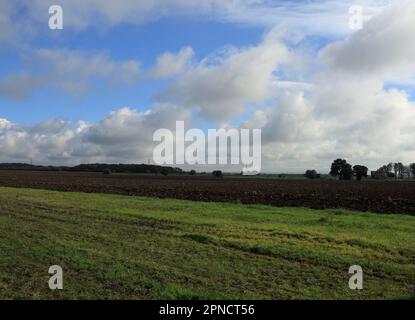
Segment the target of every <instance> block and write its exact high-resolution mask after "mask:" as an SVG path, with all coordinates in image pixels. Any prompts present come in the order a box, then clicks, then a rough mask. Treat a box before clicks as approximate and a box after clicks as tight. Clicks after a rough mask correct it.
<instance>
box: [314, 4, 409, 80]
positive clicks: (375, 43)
mask: <svg viewBox="0 0 415 320" xmlns="http://www.w3.org/2000/svg"><path fill="white" fill-rule="evenodd" d="M414 30H415V2H414V1H407V0H403V1H401V2H399V3H397V4H395V5H394V6H392V7H390V8H389V9H388V10H385V11H384V12H382V13H381V14H379V15H378V16H376V17H375V18H373V19H372V20H371V21H369V22H368V23H367V24H366V25H365V27H364V29H362V30H360V31H358V32H356V33H354V34H353V35H351V36H350V37H349V38H348V39H347V40H346V41H342V42H337V43H334V44H331V45H329V46H328V47H327V48H326V49H325V50H324V51H323V52H322V57H323V59H325V60H326V61H327V62H328V63H329V67H330V68H331V69H337V70H338V71H339V72H347V73H353V74H360V75H365V76H374V77H382V79H384V80H390V81H395V82H402V81H405V80H407V79H408V78H409V79H410V78H412V77H413V76H414V74H415V61H414V57H415V41H414V36H413V32H414Z"/></svg>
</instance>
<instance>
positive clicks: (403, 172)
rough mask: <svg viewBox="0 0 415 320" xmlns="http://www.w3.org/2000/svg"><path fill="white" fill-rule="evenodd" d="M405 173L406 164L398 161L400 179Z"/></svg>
mask: <svg viewBox="0 0 415 320" xmlns="http://www.w3.org/2000/svg"><path fill="white" fill-rule="evenodd" d="M404 174H405V166H404V165H403V163H402V162H399V163H398V175H399V179H403V176H404Z"/></svg>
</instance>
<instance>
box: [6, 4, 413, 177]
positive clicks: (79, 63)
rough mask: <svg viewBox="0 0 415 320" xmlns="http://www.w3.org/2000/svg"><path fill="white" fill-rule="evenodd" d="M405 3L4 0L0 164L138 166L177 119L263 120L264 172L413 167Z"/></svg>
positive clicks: (199, 123) (203, 122) (217, 123)
mask: <svg viewBox="0 0 415 320" xmlns="http://www.w3.org/2000/svg"><path fill="white" fill-rule="evenodd" d="M52 4H59V5H61V6H62V9H63V18H64V28H63V30H50V29H49V28H48V19H49V14H48V9H49V6H50V5H52ZM356 5H358V6H360V7H359V8H360V9H361V12H362V15H361V16H359V17H357V19H358V20H359V19H361V20H360V21H361V26H360V27H359V28H357V29H356V28H354V27H352V25H351V21H352V22H353V21H355V19H356V16H355V15H354V14H353V13H352V14H351V11H350V9H351V8H352V6H356ZM414 6H415V4H414V2H413V1H410V0H402V1H397V0H359V1H355V0H344V1H340V0H311V1H283V0H269V1H249V0H235V1H233V2H227V1H222V0H200V1H198V2H195V1H193V0H171V1H164V0H146V1H129V2H115V1H110V0H84V1H80V0H79V1H78V0H56V1H49V0H33V1H24V0H16V1H12V0H0V66H1V68H0V150H1V151H2V152H1V153H0V161H1V162H4V161H13V162H27V159H30V158H33V159H36V161H37V162H39V163H56V164H77V163H79V162H101V161H102V162H147V159H148V158H150V157H151V151H152V149H153V147H154V146H153V144H154V143H153V141H152V134H153V132H154V131H155V130H157V129H159V128H174V125H175V122H176V121H179V120H185V121H186V123H187V125H188V126H189V127H190V126H191V127H197V128H201V129H204V130H206V129H208V128H218V127H225V128H230V127H234V128H240V127H244V128H252V129H254V128H259V129H261V130H262V143H263V154H262V158H263V162H264V167H265V168H266V170H267V171H272V172H275V171H280V172H282V171H284V172H301V171H302V170H304V169H310V168H315V169H319V170H324V168H327V163H330V162H331V161H332V158H333V157H336V158H338V157H343V158H347V159H350V161H351V162H353V163H362V164H367V165H368V166H370V167H371V168H374V169H376V167H377V166H380V165H382V164H383V163H384V162H391V161H402V162H405V161H406V162H409V161H411V162H414V161H415V149H413V148H412V146H415V138H414V134H413V129H412V128H413V125H412V124H413V121H415V107H414V99H415V90H414V88H415V85H414V83H415V63H414V62H413V57H414V56H415V44H414V41H413V30H414V28H415V7H414ZM352 11H353V10H352ZM353 12H354V11H353Z"/></svg>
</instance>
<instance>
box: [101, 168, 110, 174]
mask: <svg viewBox="0 0 415 320" xmlns="http://www.w3.org/2000/svg"><path fill="white" fill-rule="evenodd" d="M102 173H103V174H105V175H109V174H111V170H110V169H104V170H103V171H102Z"/></svg>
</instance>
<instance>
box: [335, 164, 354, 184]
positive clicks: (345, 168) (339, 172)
mask: <svg viewBox="0 0 415 320" xmlns="http://www.w3.org/2000/svg"><path fill="white" fill-rule="evenodd" d="M330 175H331V176H333V177H339V179H340V180H351V179H352V178H353V169H352V166H351V165H350V164H348V163H347V161H346V160H343V159H337V160H334V162H333V163H332V164H331V169H330Z"/></svg>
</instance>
